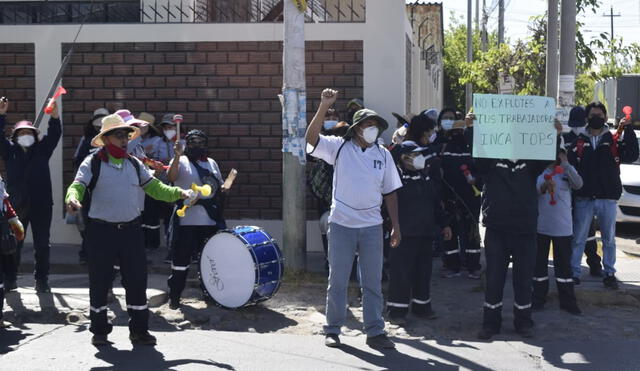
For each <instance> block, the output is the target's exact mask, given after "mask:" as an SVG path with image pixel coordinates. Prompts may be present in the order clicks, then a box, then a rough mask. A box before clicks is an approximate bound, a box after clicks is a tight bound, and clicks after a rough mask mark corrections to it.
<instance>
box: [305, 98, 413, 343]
mask: <svg viewBox="0 0 640 371" xmlns="http://www.w3.org/2000/svg"><path fill="white" fill-rule="evenodd" d="M337 94H338V92H337V91H335V90H331V89H325V90H324V91H323V92H322V99H321V102H320V107H318V112H317V113H316V115H315V116H314V118H313V120H312V121H311V124H310V125H309V127H308V128H307V133H306V137H305V138H306V141H307V143H308V152H309V154H310V155H312V156H314V157H317V158H319V159H322V160H324V161H326V162H327V163H328V164H330V165H333V166H334V175H333V195H332V203H331V214H330V216H329V232H328V237H329V286H328V288H327V308H326V317H327V325H326V326H325V327H324V332H325V345H326V346H328V347H339V346H340V345H341V343H340V338H339V337H338V335H339V334H340V329H341V327H342V325H343V324H344V322H345V320H346V317H347V288H348V285H349V274H350V272H351V265H352V262H353V259H354V257H355V254H356V252H357V253H358V268H359V273H360V285H361V287H362V304H363V317H364V318H363V319H364V331H365V333H366V334H367V344H368V345H369V346H370V347H372V348H376V349H390V348H394V347H395V345H394V343H393V342H392V341H391V340H389V339H388V338H387V335H386V334H385V331H384V319H383V317H382V308H383V298H382V288H381V281H382V255H383V253H382V244H383V236H382V216H381V214H380V206H381V205H382V201H383V199H384V201H385V204H386V207H387V211H388V212H389V216H390V218H391V221H392V224H393V231H392V232H391V247H396V246H398V244H399V243H400V225H399V223H398V200H397V195H396V194H395V191H396V190H397V189H398V188H400V187H402V182H401V180H400V176H399V175H398V171H397V169H396V167H395V165H394V162H393V158H392V157H391V154H390V153H389V151H387V150H386V149H385V148H384V147H382V146H379V145H377V144H375V143H376V141H377V139H378V137H379V136H380V133H382V132H383V131H384V130H386V129H387V127H388V126H389V125H388V124H387V122H386V121H385V120H384V119H383V118H382V117H380V116H378V114H376V113H375V112H374V111H372V110H369V109H361V110H359V111H358V112H356V113H355V114H354V115H353V125H352V126H351V127H350V128H349V130H348V131H347V134H345V136H344V137H343V138H341V137H334V136H324V135H320V129H321V128H322V125H323V121H324V117H325V113H326V111H327V109H328V108H329V107H331V105H332V104H333V103H334V102H335V101H336V97H337Z"/></svg>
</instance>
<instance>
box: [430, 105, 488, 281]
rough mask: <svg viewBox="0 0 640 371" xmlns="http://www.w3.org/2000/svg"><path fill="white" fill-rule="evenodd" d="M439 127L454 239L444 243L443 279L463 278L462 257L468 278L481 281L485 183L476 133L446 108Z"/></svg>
mask: <svg viewBox="0 0 640 371" xmlns="http://www.w3.org/2000/svg"><path fill="white" fill-rule="evenodd" d="M438 123H439V126H440V128H441V130H440V135H439V137H440V139H441V142H442V143H444V144H443V146H442V151H441V158H442V171H443V179H444V184H445V186H444V187H443V189H442V194H443V198H444V207H445V209H446V211H447V214H448V215H449V216H450V217H451V230H452V238H451V239H450V240H449V241H446V242H444V244H443V245H444V255H443V257H442V260H443V262H444V271H443V272H442V277H444V278H453V277H459V276H460V270H461V266H462V262H461V257H460V253H461V252H462V253H463V254H464V264H465V267H466V269H467V271H468V273H467V277H469V278H471V279H480V268H481V267H480V253H481V250H480V231H479V227H478V220H479V218H480V202H481V198H480V189H482V182H481V179H480V176H479V175H478V171H477V169H476V167H475V164H474V162H473V158H472V157H471V147H472V144H473V133H472V129H471V128H469V129H467V125H466V122H465V121H464V120H456V111H455V109H453V108H445V109H443V110H442V111H441V112H440V116H439V117H438Z"/></svg>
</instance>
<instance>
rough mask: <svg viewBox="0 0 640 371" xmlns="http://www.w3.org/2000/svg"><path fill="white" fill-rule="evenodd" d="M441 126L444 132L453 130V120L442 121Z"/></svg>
mask: <svg viewBox="0 0 640 371" xmlns="http://www.w3.org/2000/svg"><path fill="white" fill-rule="evenodd" d="M440 125H442V130H451V128H453V120H449V119H447V120H442V121H440Z"/></svg>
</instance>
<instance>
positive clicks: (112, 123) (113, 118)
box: [91, 113, 140, 147]
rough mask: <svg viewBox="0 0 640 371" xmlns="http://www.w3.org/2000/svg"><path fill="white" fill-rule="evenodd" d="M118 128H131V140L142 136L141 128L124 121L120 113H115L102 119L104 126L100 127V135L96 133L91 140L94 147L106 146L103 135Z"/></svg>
mask: <svg viewBox="0 0 640 371" xmlns="http://www.w3.org/2000/svg"><path fill="white" fill-rule="evenodd" d="M116 129H129V130H130V131H131V134H129V140H133V139H136V138H137V137H138V136H140V129H138V128H137V127H135V126H131V125H129V124H127V123H126V122H124V120H123V119H122V117H121V116H120V115H118V114H115V113H114V114H111V115H109V116H105V117H104V118H103V119H102V128H101V129H100V132H99V133H98V135H96V136H95V137H94V138H93V139H92V140H91V145H92V146H94V147H102V146H104V141H103V140H102V137H103V136H104V135H106V134H108V133H109V132H110V131H114V130H116Z"/></svg>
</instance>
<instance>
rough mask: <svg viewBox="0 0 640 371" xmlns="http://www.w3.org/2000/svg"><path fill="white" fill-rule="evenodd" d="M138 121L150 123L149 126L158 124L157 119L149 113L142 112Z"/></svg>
mask: <svg viewBox="0 0 640 371" xmlns="http://www.w3.org/2000/svg"><path fill="white" fill-rule="evenodd" d="M138 120H142V121H146V122H148V123H149V125H151V126H153V124H154V123H155V122H156V117H155V116H154V115H152V114H150V113H149V112H140V114H139V115H138Z"/></svg>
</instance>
